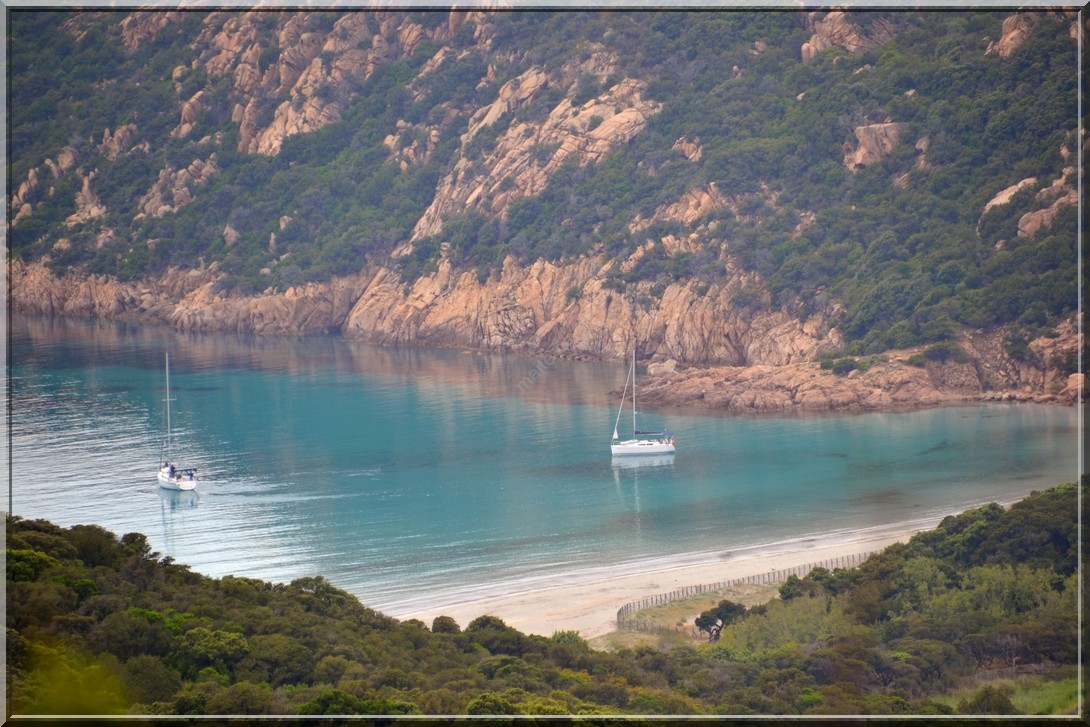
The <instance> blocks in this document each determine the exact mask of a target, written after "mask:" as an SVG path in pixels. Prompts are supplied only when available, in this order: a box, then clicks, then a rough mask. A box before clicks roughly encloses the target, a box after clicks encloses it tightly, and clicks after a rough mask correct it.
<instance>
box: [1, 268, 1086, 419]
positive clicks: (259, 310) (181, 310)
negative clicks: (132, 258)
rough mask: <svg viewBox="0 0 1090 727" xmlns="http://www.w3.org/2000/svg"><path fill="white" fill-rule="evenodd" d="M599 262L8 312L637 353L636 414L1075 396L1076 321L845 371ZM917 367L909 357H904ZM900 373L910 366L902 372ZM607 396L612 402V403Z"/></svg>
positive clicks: (816, 325) (41, 275)
mask: <svg viewBox="0 0 1090 727" xmlns="http://www.w3.org/2000/svg"><path fill="white" fill-rule="evenodd" d="M601 272H602V260H601V259H585V260H582V261H580V262H579V263H577V264H573V265H565V266H556V265H552V264H550V263H547V262H544V261H539V262H538V263H535V264H534V265H533V266H531V267H529V268H523V267H520V266H518V265H517V264H515V263H514V262H512V261H509V262H508V264H507V265H505V266H504V268H503V272H502V273H501V274H500V275H499V276H498V278H497V279H494V280H490V281H487V282H485V283H482V282H480V281H479V280H478V278H477V276H476V275H475V274H472V273H466V272H463V273H458V272H456V271H455V270H454V269H453V268H452V267H451V266H450V265H449V263H446V264H443V265H442V266H441V267H440V270H439V271H438V272H437V273H436V274H434V275H430V276H426V277H423V278H420V279H419V280H418V281H417V282H416V283H415V284H413V285H412V286H406V285H404V284H403V283H402V282H401V281H400V279H399V278H398V276H397V275H395V274H394V273H392V272H391V271H389V270H388V269H385V268H381V269H378V270H375V271H369V272H367V273H365V274H361V275H359V276H351V277H346V278H339V279H336V280H333V281H330V282H329V283H324V284H309V285H305V286H300V287H298V288H292V289H289V290H288V291H287V292H285V293H282V294H266V295H261V296H256V297H253V298H246V299H239V298H233V297H229V296H224V295H222V294H218V293H216V292H215V282H214V281H215V279H216V276H215V275H214V274H213V273H210V272H208V271H203V272H202V271H189V272H180V271H171V273H170V274H168V275H167V276H164V277H163V278H161V279H159V280H156V281H154V282H144V283H140V284H124V283H120V282H118V281H116V280H111V279H108V278H104V277H100V276H91V277H82V276H81V277H78V278H70V277H64V278H57V277H55V276H54V275H53V274H52V273H50V272H49V271H48V270H47V269H46V268H45V267H44V266H42V265H24V264H22V263H18V262H16V263H13V264H12V266H11V283H12V287H13V290H16V291H18V295H15V296H13V303H14V307H15V309H16V310H17V311H29V312H34V313H45V314H52V315H66V316H85V317H87V316H89V317H97V318H104V319H136V320H143V321H154V322H159V323H163V324H168V325H171V326H174V327H176V328H178V329H181V330H193V331H237V332H255V333H259V334H267V335H274V334H311V335H320V334H328V333H343V334H344V335H347V336H351V337H354V338H359V339H363V340H367V341H370V342H373V343H379V344H393V345H432V346H453V347H461V348H477V349H488V350H496V351H513V352H517V353H522V354H525V355H533V356H546V357H554V356H555V357H563V358H592V359H616V360H623V358H624V357H625V355H626V353H627V352H629V351H631V350H632V346H634V345H635V346H636V347H637V351H638V352H639V356H640V358H641V360H645V361H650V362H651V365H650V367H649V372H650V373H651V374H652V376H651V377H650V378H647V379H646V380H645V381H644V382H643V383H642V386H641V391H640V396H641V399H642V400H643V402H644V403H645V404H646V405H648V406H659V407H663V406H686V407H699V408H707V409H713V410H724V411H730V412H739V413H743V412H744V413H775V412H792V411H830V412H832V411H870V410H885V409H898V408H913V407H921V406H935V405H940V404H948V403H954V402H961V401H1034V402H1054V403H1062V404H1071V403H1074V402H1076V401H1079V400H1080V397H1081V396H1082V395H1083V392H1084V389H1085V381H1084V379H1083V375H1082V374H1070V375H1069V374H1067V373H1066V372H1067V371H1068V370H1069V369H1070V361H1071V360H1072V358H1073V357H1075V356H1077V352H1078V349H1079V345H1080V341H1081V337H1080V334H1079V330H1078V325H1077V321H1075V320H1073V321H1069V322H1067V323H1065V324H1064V325H1063V326H1061V327H1060V329H1059V332H1058V335H1056V336H1053V337H1041V338H1038V339H1036V340H1034V341H1032V342H1030V343H1029V345H1028V347H1027V354H1026V355H1023V356H1021V357H1019V358H1014V357H1013V356H1012V355H1011V354H1010V353H1009V352H1008V350H1007V347H1006V346H1005V345H1004V340H1003V335H1004V334H1003V332H1002V331H997V332H991V333H985V332H980V331H977V332H970V331H966V332H965V333H964V334H963V335H962V337H961V339H960V340H959V342H958V343H959V345H960V347H961V349H962V350H963V351H964V352H965V354H966V358H965V360H963V361H960V362H957V361H946V362H932V361H926V360H924V361H922V362H920V361H919V359H920V353H921V350H922V349H911V350H903V351H891V352H889V353H888V354H885V355H882V356H879V357H874V359H873V361H871V360H867V361H866V362H865V364H866V365H865V366H864V367H860V368H855V369H853V370H852V371H851V372H850V373H848V374H846V375H845V374H841V373H835V372H834V371H833V370H830V369H826V368H823V367H822V366H821V365H820V364H819V363H818V362H817V359H818V358H819V357H820V356H822V355H823V354H832V353H835V352H836V351H837V350H839V348H840V346H841V345H842V341H841V340H840V336H839V333H838V332H837V330H836V329H835V328H830V327H829V325H828V323H827V322H826V321H824V320H823V319H822V318H821V317H820V316H819V317H814V318H812V319H810V320H807V321H799V320H797V319H794V318H792V317H790V316H788V315H787V314H785V313H783V312H780V311H772V310H764V311H751V310H749V309H746V308H737V307H735V306H733V305H732V304H731V298H732V294H733V292H735V291H737V290H739V289H740V287H739V286H742V285H744V284H745V281H744V277H743V276H739V277H738V278H737V279H736V280H735V281H734V285H733V286H730V285H728V286H724V287H723V288H717V289H712V290H708V291H703V292H701V291H698V290H696V289H695V286H693V285H692V284H687V285H677V286H672V287H671V289H669V290H667V291H666V292H665V293H664V294H663V295H662V299H661V300H662V302H661V304H660V305H658V306H655V307H653V308H649V307H646V306H645V305H643V304H641V303H640V302H639V300H638V297H637V298H636V299H633V298H629V297H626V296H621V295H617V294H615V293H614V292H612V291H610V290H608V289H605V288H603V287H602V285H601V280H600V273H601ZM913 356H915V359H913ZM910 361H914V362H913V363H910ZM614 394H616V392H614Z"/></svg>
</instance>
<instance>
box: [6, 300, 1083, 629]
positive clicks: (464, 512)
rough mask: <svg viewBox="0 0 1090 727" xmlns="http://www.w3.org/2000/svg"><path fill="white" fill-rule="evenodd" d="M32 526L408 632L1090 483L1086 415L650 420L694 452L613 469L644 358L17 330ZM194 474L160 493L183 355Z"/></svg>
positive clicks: (64, 324)
mask: <svg viewBox="0 0 1090 727" xmlns="http://www.w3.org/2000/svg"><path fill="white" fill-rule="evenodd" d="M10 325H11V327H12V330H11V361H12V366H11V371H10V376H11V405H12V419H11V439H10V443H11V461H12V467H11V493H12V497H11V503H10V507H11V511H12V512H13V513H14V514H16V515H20V516H22V517H25V518H45V519H49V520H52V521H54V522H56V523H59V524H61V525H64V526H70V525H74V524H77V523H96V524H99V525H102V526H103V527H106V528H108V529H110V530H112V531H114V532H116V533H118V534H119V535H120V534H124V533H126V532H134V531H137V532H142V533H144V534H146V535H147V536H148V538H149V539H150V541H151V543H152V546H153V548H154V549H155V550H157V551H159V552H160V553H161V554H163V555H170V556H172V557H173V558H174V559H175V560H176V561H178V562H182V563H186V564H188V565H190V566H191V567H192V568H193V569H194V570H196V571H198V572H201V573H205V574H207V575H211V576H216V577H220V576H224V575H228V574H234V575H239V576H246V577H251V578H259V579H262V580H269V581H275V582H285V581H289V580H291V579H294V578H298V577H302V576H311V575H323V576H325V577H326V578H328V579H329V580H330V581H332V582H333V583H334V584H335V585H337V586H339V587H341V588H344V589H345V590H348V591H350V592H352V593H354V594H356V595H357V596H359V597H360V599H361V600H362V601H364V602H365V603H367V604H369V605H371V606H374V607H376V608H378V609H379V610H382V611H384V612H386V613H389V614H391V615H395V616H396V615H399V614H407V613H411V612H413V611H417V610H420V609H421V608H423V607H425V606H434V605H436V604H443V603H454V602H457V601H459V600H462V599H463V598H465V597H466V595H467V594H468V593H469V592H471V591H472V592H476V593H481V592H486V593H487V592H500V591H506V590H510V589H512V588H517V587H523V586H528V585H545V584H552V583H560V582H566V581H577V580H580V579H583V578H589V577H591V576H593V575H594V574H595V573H598V572H600V571H602V570H604V569H610V570H618V569H620V570H624V569H629V570H636V569H638V568H639V567H640V566H641V564H644V563H646V562H648V561H655V562H660V563H680V562H684V561H691V560H694V559H696V558H698V557H705V556H707V555H709V554H725V553H727V552H730V551H737V550H739V549H744V548H748V547H754V546H764V547H777V546H781V547H786V546H788V545H790V544H792V543H798V542H799V541H804V540H808V539H813V538H818V537H821V538H828V537H833V538H843V539H851V538H855V537H859V536H861V535H862V534H865V533H868V532H875V531H880V530H882V529H883V528H888V527H891V526H893V525H896V524H898V523H901V522H904V521H912V522H920V523H927V522H932V521H937V519H938V518H941V517H942V516H943V515H946V514H951V513H956V512H960V511H961V510H964V509H965V508H967V507H971V506H973V505H978V504H982V503H985V502H992V501H997V502H1010V501H1013V500H1016V499H1018V498H1020V497H1023V496H1024V495H1026V494H1028V493H1029V492H1030V491H1032V490H1035V489H1042V488H1045V487H1049V486H1052V485H1054V484H1058V483H1060V482H1068V481H1074V480H1075V479H1076V477H1077V469H1078V462H1077V436H1078V432H1077V428H1076V414H1077V412H1076V410H1075V409H1074V408H1070V407H1056V406H1035V405H1006V404H1004V405H999V404H996V405H988V406H967V407H954V408H943V409H932V410H926V411H921V412H913V413H897V414H867V415H857V416H838V417H832V416H829V417H813V416H811V417H780V418H769V417H761V418H756V417H727V416H711V415H706V414H699V413H693V412H683V411H681V410H664V411H649V412H644V415H645V417H644V418H643V419H641V425H642V424H646V425H647V426H648V427H656V426H662V425H665V426H668V427H669V428H670V429H672V430H673V431H674V432H675V433H676V435H677V441H678V454H677V455H676V456H675V457H673V458H672V459H666V460H663V461H651V462H641V463H639V466H637V463H634V462H624V463H621V464H623V466H614V464H613V462H612V460H611V458H610V456H609V448H608V445H609V437H610V435H611V434H612V430H613V422H614V418H615V417H616V409H615V408H614V407H615V406H616V404H615V401H614V400H612V399H611V398H610V397H609V395H608V392H610V391H617V390H620V388H621V387H622V386H623V384H624V379H625V370H624V367H623V366H622V365H617V366H614V365H606V364H598V363H585V362H567V361H559V360H553V359H534V358H527V357H518V356H511V355H486V354H474V353H465V352H458V351H443V350H400V349H392V348H379V347H373V346H367V345H363V344H358V343H353V342H347V341H343V340H340V339H335V338H309V339H262V338H258V337H250V336H234V335H220V334H217V335H205V334H200V335H198V334H179V333H176V332H173V331H169V330H166V329H160V328H153V327H138V326H125V325H115V324H103V323H88V322H81V321H70V320H52V321H51V320H48V319H37V318H33V319H25V318H16V319H14V320H12V321H11V322H10ZM165 351H169V352H170V360H171V393H172V396H173V397H174V403H173V405H172V407H173V408H172V420H173V424H174V432H175V446H174V451H175V459H176V460H177V461H178V462H179V463H180V464H184V465H193V466H196V467H198V468H199V470H200V472H201V476H202V481H201V482H200V484H199V486H198V490H197V491H196V492H194V493H171V492H166V491H163V490H160V489H159V488H158V487H157V486H156V483H155V471H156V467H157V463H158V460H159V457H160V450H161V444H162V435H163V431H164V425H163V401H162V400H163V397H164V380H163V378H164V377H163V357H164V352H165Z"/></svg>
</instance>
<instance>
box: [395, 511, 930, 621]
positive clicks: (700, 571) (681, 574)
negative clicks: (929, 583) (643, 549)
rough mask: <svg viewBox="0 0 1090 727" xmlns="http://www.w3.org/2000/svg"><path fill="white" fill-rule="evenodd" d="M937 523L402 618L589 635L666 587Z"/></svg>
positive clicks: (828, 554)
mask: <svg viewBox="0 0 1090 727" xmlns="http://www.w3.org/2000/svg"><path fill="white" fill-rule="evenodd" d="M935 524H937V523H929V524H927V525H922V524H920V523H913V524H912V525H911V526H909V525H906V526H905V527H906V528H911V529H906V530H903V531H901V532H890V531H889V530H886V531H884V532H882V533H880V534H878V533H876V534H873V535H871V536H863V537H860V538H857V539H853V540H851V541H850V542H822V541H820V540H817V541H808V542H805V543H798V544H797V545H796V546H792V547H791V548H789V549H784V548H782V547H781V548H776V549H775V550H770V551H763V552H762V551H749V552H745V553H742V554H740V555H738V556H720V557H718V558H716V559H714V560H708V561H707V562H701V563H692V562H688V563H686V564H685V565H683V566H678V567H666V568H664V567H661V566H657V567H655V568H654V569H653V570H646V571H642V572H638V573H627V574H624V575H616V576H608V575H607V576H605V577H602V578H598V579H595V580H591V581H585V582H578V583H570V584H564V585H556V586H547V587H543V588H535V589H532V590H523V591H520V592H513V593H509V594H507V595H503V596H489V597H484V598H480V599H468V600H465V601H463V602H461V603H458V604H454V605H448V606H442V607H436V608H433V609H429V610H422V611H417V612H415V613H407V614H399V615H398V616H397V618H399V619H401V620H405V619H410V618H416V619H420V620H421V621H423V622H424V623H425V624H427V625H428V626H429V627H430V626H431V623H432V620H433V619H435V617H436V616H450V617H451V618H453V619H454V620H455V621H457V622H458V625H459V626H461V627H462V628H465V627H466V626H467V625H468V624H469V623H470V622H471V621H472V620H473V619H475V618H477V617H478V616H483V615H486V614H487V615H490V616H496V617H498V618H500V619H502V620H503V621H504V623H506V624H507V625H508V626H511V627H513V628H516V629H518V630H519V631H521V632H523V633H525V634H540V635H542V636H551V635H552V634H554V633H556V632H557V631H578V632H579V633H580V634H581V635H582V636H583V637H584V638H586V639H592V638H595V637H597V636H602V635H603V634H607V633H609V632H611V631H613V630H615V629H616V619H617V610H618V609H619V608H621V606H623V605H625V604H626V603H631V602H633V601H638V600H640V599H642V598H645V597H648V596H654V595H657V594H662V593H669V592H671V591H674V590H677V589H679V588H683V587H687V586H698V585H703V584H710V583H719V582H721V581H728V580H732V579H735V578H744V577H747V576H753V575H759V574H764V573H769V572H772V571H777V570H786V569H789V568H794V567H796V566H802V565H807V564H811V563H821V562H823V561H827V560H833V559H836V558H847V557H850V556H852V555H860V554H863V553H873V552H876V551H879V550H882V549H883V548H885V547H886V546H888V545H891V544H893V543H896V542H907V541H908V539H909V538H910V537H912V535H914V534H915V533H917V532H919V531H921V530H926V529H931V528H933V527H934V526H935Z"/></svg>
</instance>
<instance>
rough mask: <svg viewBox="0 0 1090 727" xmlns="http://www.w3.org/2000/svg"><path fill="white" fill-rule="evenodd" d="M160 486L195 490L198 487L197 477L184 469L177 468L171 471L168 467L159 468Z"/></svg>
mask: <svg viewBox="0 0 1090 727" xmlns="http://www.w3.org/2000/svg"><path fill="white" fill-rule="evenodd" d="M158 480H159V486H160V487H162V488H163V489H164V490H193V489H196V487H197V479H196V477H195V476H193V475H191V474H189V473H188V472H186V471H184V470H175V471H174V474H171V473H170V470H168V469H167V468H165V467H164V468H162V469H160V470H159V475H158Z"/></svg>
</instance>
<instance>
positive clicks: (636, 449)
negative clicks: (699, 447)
mask: <svg viewBox="0 0 1090 727" xmlns="http://www.w3.org/2000/svg"><path fill="white" fill-rule="evenodd" d="M609 449H610V451H611V452H612V453H613V456H614V457H626V456H637V457H638V456H641V455H658V454H674V452H676V451H677V450H676V449H675V448H674V443H673V441H672V440H663V441H658V440H651V439H630V440H628V441H627V442H617V443H616V444H611V445H610V446H609Z"/></svg>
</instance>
